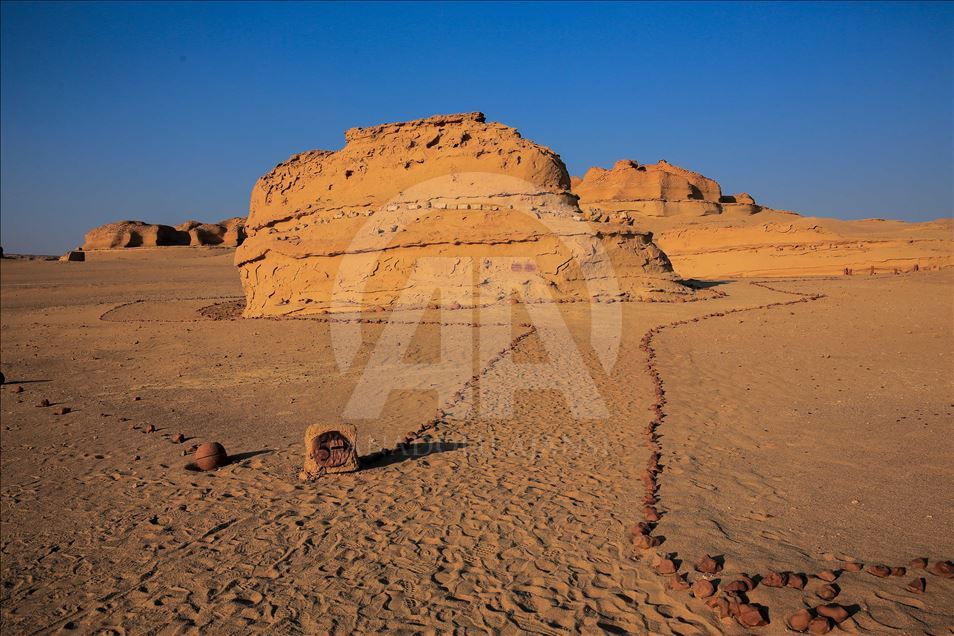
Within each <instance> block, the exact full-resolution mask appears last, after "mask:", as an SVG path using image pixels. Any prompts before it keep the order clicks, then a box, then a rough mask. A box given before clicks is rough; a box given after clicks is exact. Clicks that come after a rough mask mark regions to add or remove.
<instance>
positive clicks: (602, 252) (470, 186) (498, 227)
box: [235, 113, 691, 316]
mask: <svg viewBox="0 0 954 636" xmlns="http://www.w3.org/2000/svg"><path fill="white" fill-rule="evenodd" d="M345 140H346V142H347V143H346V145H345V147H344V148H343V149H341V150H339V151H336V152H330V151H325V150H313V151H310V152H304V153H301V154H298V155H295V156H293V157H292V158H291V159H289V160H288V161H286V162H284V163H282V164H279V165H278V166H276V167H275V169H274V170H272V171H271V172H269V173H268V174H266V175H265V176H264V177H262V178H261V179H260V180H259V181H258V183H257V184H256V185H255V188H254V190H253V191H252V197H251V206H250V212H249V217H248V221H247V223H246V231H247V232H248V238H247V239H246V241H245V242H244V243H243V244H242V245H241V247H240V248H239V249H238V250H237V252H236V256H235V262H236V265H237V266H238V267H239V268H240V269H241V279H242V284H243V286H244V288H245V293H246V301H247V303H246V309H245V315H246V316H264V315H279V314H308V313H321V312H326V311H344V310H353V309H356V308H368V307H375V306H381V307H394V306H398V305H400V306H406V305H407V304H413V303H433V302H440V303H443V304H445V305H454V304H460V305H473V304H488V303H493V302H498V301H499V300H501V299H504V298H507V297H509V296H511V295H512V294H513V293H514V291H515V288H516V290H517V291H518V292H519V294H518V295H520V296H522V297H524V298H525V299H529V300H551V299H552V300H568V299H582V298H591V297H597V298H601V299H606V300H609V299H619V298H625V297H634V296H645V295H648V294H653V293H663V294H667V293H668V294H689V293H691V292H690V290H688V289H687V288H685V287H683V286H682V285H680V284H678V283H677V282H676V280H675V276H674V274H673V272H672V267H671V265H670V263H669V261H668V259H667V258H666V256H665V255H664V254H663V253H662V252H661V251H660V250H659V249H658V248H657V247H656V246H655V245H654V244H653V242H652V237H651V235H649V234H647V233H644V232H639V231H636V230H634V229H633V228H632V227H630V226H627V225H624V224H604V225H601V226H598V227H594V226H593V225H591V224H588V223H586V222H584V221H583V218H582V216H581V211H580V209H579V207H578V205H577V201H576V197H575V196H574V195H573V194H572V193H571V192H570V178H569V175H568V174H567V172H566V168H565V166H564V165H563V162H562V161H561V160H560V157H559V156H558V155H557V154H555V153H554V152H552V151H551V150H549V149H547V148H544V147H542V146H539V145H537V144H535V143H533V142H531V141H528V140H526V139H523V138H522V137H521V136H520V134H519V133H518V132H517V131H516V130H514V129H513V128H510V127H508V126H504V125H503V124H499V123H488V122H486V121H485V119H484V116H483V115H482V114H481V113H469V114H459V115H441V116H435V117H429V118H427V119H421V120H417V121H411V122H406V123H396V124H385V125H382V126H374V127H370V128H354V129H351V130H349V131H347V132H346V133H345ZM435 287H441V292H440V295H439V296H440V297H439V298H436V297H435V296H434V288H435ZM475 290H477V292H476V293H475Z"/></svg>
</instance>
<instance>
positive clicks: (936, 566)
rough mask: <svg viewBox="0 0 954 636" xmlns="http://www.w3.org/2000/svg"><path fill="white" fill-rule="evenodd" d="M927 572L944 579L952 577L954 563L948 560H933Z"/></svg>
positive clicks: (953, 575)
mask: <svg viewBox="0 0 954 636" xmlns="http://www.w3.org/2000/svg"><path fill="white" fill-rule="evenodd" d="M928 572H930V573H931V574H936V575H937V576H940V577H942V578H945V579H950V578H954V563H951V562H950V561H935V562H934V563H932V564H931V567H929V568H928Z"/></svg>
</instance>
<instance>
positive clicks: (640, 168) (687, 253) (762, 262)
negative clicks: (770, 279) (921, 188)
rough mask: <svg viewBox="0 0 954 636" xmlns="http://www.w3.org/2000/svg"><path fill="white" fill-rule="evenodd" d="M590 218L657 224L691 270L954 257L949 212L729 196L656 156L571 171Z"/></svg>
mask: <svg viewBox="0 0 954 636" xmlns="http://www.w3.org/2000/svg"><path fill="white" fill-rule="evenodd" d="M573 192H574V193H576V194H577V195H578V196H579V197H580V207H581V208H582V209H583V210H584V213H585V215H586V216H587V218H590V219H594V220H605V219H607V218H610V219H616V220H618V221H624V222H629V223H632V224H633V226H634V227H635V228H638V229H640V230H643V231H649V232H652V234H653V237H654V240H655V241H656V242H657V244H658V245H659V246H660V247H661V248H662V249H663V250H665V252H666V254H667V255H668V257H669V258H670V259H671V260H672V263H673V266H674V267H675V269H676V271H677V272H679V274H680V275H682V276H684V277H687V278H735V277H740V276H802V275H834V274H845V273H855V274H860V273H869V272H875V273H893V272H895V271H898V272H903V271H912V270H915V269H918V270H924V269H936V268H940V267H948V266H950V265H952V264H954V249H952V233H951V222H950V220H938V221H934V222H931V223H903V222H901V221H879V220H874V219H870V220H865V221H839V220H837V219H823V218H813V217H804V216H801V215H798V214H795V213H794V212H787V211H782V210H773V209H771V208H767V207H763V206H760V205H757V204H756V203H755V200H754V199H753V198H752V196H751V195H749V194H746V193H744V192H743V193H740V194H734V195H723V194H722V192H721V188H720V187H719V184H718V183H716V182H715V181H713V180H712V179H708V178H706V177H704V176H702V175H701V174H699V173H697V172H692V171H691V170H685V169H683V168H679V167H676V166H673V165H672V164H669V163H667V162H665V161H660V162H659V163H657V164H655V165H645V166H644V165H639V164H637V163H636V162H635V161H629V160H625V161H618V162H617V163H616V165H615V166H613V169H612V170H604V169H602V168H592V169H590V170H588V171H587V173H586V175H585V176H584V178H583V179H577V178H575V177H574V178H573Z"/></svg>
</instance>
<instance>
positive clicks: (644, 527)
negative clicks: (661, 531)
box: [629, 521, 653, 537]
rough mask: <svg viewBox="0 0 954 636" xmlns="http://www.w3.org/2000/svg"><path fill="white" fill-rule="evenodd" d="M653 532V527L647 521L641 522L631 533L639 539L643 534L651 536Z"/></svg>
mask: <svg viewBox="0 0 954 636" xmlns="http://www.w3.org/2000/svg"><path fill="white" fill-rule="evenodd" d="M652 531H653V527H652V526H651V525H650V524H648V523H646V522H645V521H640V522H638V523H637V524H636V525H634V526H633V527H632V529H631V530H630V531H629V532H630V534H631V535H633V536H634V537H637V536H639V535H641V534H650V533H651V532H652Z"/></svg>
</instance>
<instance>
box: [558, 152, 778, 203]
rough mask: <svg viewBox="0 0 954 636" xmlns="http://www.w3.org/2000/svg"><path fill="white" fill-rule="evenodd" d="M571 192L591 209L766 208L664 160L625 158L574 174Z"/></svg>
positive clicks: (743, 195)
mask: <svg viewBox="0 0 954 636" xmlns="http://www.w3.org/2000/svg"><path fill="white" fill-rule="evenodd" d="M573 192H574V194H576V195H577V196H579V197H580V207H581V208H582V209H583V210H585V211H587V212H589V213H590V214H592V215H599V214H611V215H618V216H622V217H632V216H653V217H657V216H706V215H709V214H738V215H748V214H755V213H757V212H760V211H761V210H762V207H761V206H759V205H756V203H755V200H754V199H753V198H752V197H751V196H750V195H748V194H746V193H744V192H743V193H741V194H735V195H728V196H724V195H723V194H722V188H721V187H719V184H718V183H717V182H715V181H713V180H712V179H709V178H708V177H704V176H703V175H701V174H699V173H698V172H693V171H692V170H686V169H685V168H680V167H679V166H674V165H672V164H671V163H669V162H667V161H665V160H660V161H659V163H655V164H648V165H640V164H638V163H636V162H635V161H632V160H629V159H624V160H622V161H617V162H616V165H614V166H613V168H612V169H611V170H605V169H603V168H590V169H589V170H587V172H586V174H585V175H584V176H583V178H582V179H577V178H576V177H574V183H573Z"/></svg>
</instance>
